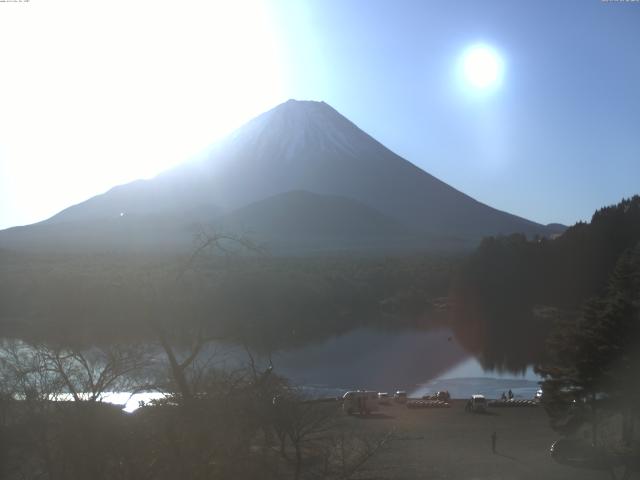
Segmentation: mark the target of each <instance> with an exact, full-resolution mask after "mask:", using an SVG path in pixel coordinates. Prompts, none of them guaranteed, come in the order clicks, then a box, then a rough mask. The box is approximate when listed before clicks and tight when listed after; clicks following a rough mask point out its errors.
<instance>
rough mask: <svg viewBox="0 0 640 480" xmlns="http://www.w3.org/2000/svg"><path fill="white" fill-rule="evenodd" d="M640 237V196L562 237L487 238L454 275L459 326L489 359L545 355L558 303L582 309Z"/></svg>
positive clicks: (505, 362)
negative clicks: (546, 341) (545, 343)
mask: <svg viewBox="0 0 640 480" xmlns="http://www.w3.org/2000/svg"><path fill="white" fill-rule="evenodd" d="M639 241H640V197H639V196H634V197H633V198H630V199H627V200H623V201H622V202H620V203H619V204H617V205H613V206H610V207H606V208H603V209H601V210H598V211H597V212H596V213H595V214H594V215H593V217H592V219H591V222H590V223H578V224H576V225H575V226H573V227H571V228H569V229H568V230H567V231H566V232H565V233H564V234H562V235H561V236H559V237H558V238H555V239H546V238H535V239H532V240H529V239H527V238H526V237H524V236H522V235H511V236H506V237H490V238H487V239H485V240H484V241H483V242H482V244H481V245H480V246H479V248H478V249H477V251H476V252H475V253H474V254H473V255H471V256H470V258H469V259H468V260H467V261H466V262H465V263H464V266H463V267H462V268H461V271H460V273H459V275H458V276H457V279H456V282H455V286H454V289H453V291H454V297H455V304H456V313H457V315H456V332H457V333H458V335H459V337H460V338H461V340H462V341H463V343H465V344H466V345H467V347H468V348H469V349H470V350H472V351H474V352H476V353H478V354H479V355H480V356H481V358H483V360H484V362H485V364H487V366H506V367H509V368H514V369H518V368H523V367H524V366H525V365H526V364H527V363H531V362H532V361H539V360H541V359H542V356H543V354H544V340H545V338H546V337H547V336H548V334H549V332H550V331H551V328H552V326H553V319H554V318H555V317H556V316H557V312H558V310H557V309H561V310H562V311H563V312H570V311H575V310H579V309H580V307H581V305H582V303H583V302H585V301H586V300H587V299H589V298H591V297H593V296H595V295H598V294H601V293H602V292H603V290H604V289H605V287H606V285H607V281H608V278H609V276H610V275H611V273H612V271H613V269H614V267H615V265H616V262H617V261H618V259H619V258H620V256H621V255H622V254H623V253H624V252H625V251H626V250H627V249H629V248H633V247H634V246H635V245H636V244H637V243H638V242H639ZM548 307H554V308H555V309H556V310H554V309H551V308H548Z"/></svg>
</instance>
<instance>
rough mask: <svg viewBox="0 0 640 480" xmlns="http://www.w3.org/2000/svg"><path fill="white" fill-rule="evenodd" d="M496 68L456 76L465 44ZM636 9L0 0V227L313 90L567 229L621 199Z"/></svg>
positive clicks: (143, 171)
mask: <svg viewBox="0 0 640 480" xmlns="http://www.w3.org/2000/svg"><path fill="white" fill-rule="evenodd" d="M477 44H483V45H488V46H490V47H491V48H492V49H493V50H494V51H495V52H497V54H498V55H499V57H498V59H499V61H500V64H501V66H502V68H503V71H502V75H501V81H500V82H499V85H494V86H493V87H492V88H489V89H486V90H481V89H476V88H473V86H471V85H470V84H469V83H468V82H464V81H463V79H462V78H461V73H460V72H461V58H462V55H463V53H464V52H465V51H467V50H468V48H469V47H470V46H472V45H477ZM639 46H640V2H616V1H605V2H603V1H600V0H580V1H575V2H572V1H567V0H564V1H555V0H554V1H540V0H538V1H535V2H534V1H530V2H525V1H518V2H516V1H507V0H505V1H482V0H473V1H469V2H463V1H456V2H444V1H426V0H425V1H415V2H409V1H405V2H402V1H372V0H363V1H350V0H335V1H332V0H315V1H304V0H290V1H284V0H274V1H268V0H248V1H238V0H235V1H229V2H213V1H175V0H174V1H167V2H161V1H148V2H145V1H136V2H132V1H117V0H111V1H95V2H92V1H87V0H82V1H64V0H56V1H44V0H31V1H30V2H27V3H18V2H16V3H11V2H0V68H1V69H2V70H1V74H0V228H4V227H9V226H12V225H18V224H26V223H32V222H35V221H38V220H42V219H44V218H46V217H48V216H51V215H53V214H54V213H56V212H58V211H59V210H61V209H63V208H65V207H67V206H69V205H71V204H73V203H78V202H80V201H83V200H85V199H87V198H89V197H91V196H93V195H95V194H98V193H101V192H103V191H105V190H107V189H109V188H110V187H111V186H113V185H116V184H120V183H124V182H127V181H130V180H133V179H136V178H140V177H149V176H152V175H154V174H155V173H157V172H159V171H161V170H163V169H165V168H167V167H169V166H171V165H174V164H177V163H179V162H181V161H183V160H185V159H187V158H189V157H190V156H192V155H194V154H196V153H197V152H198V151H201V150H202V149H203V148H205V147H206V146H207V145H209V144H210V143H212V142H213V141H215V140H216V139H217V138H220V136H222V135H224V134H225V133H227V132H229V131H230V130H232V129H233V128H235V127H237V126H239V125H241V124H242V123H243V122H244V121H246V120H248V119H249V118H251V117H252V116H255V115H257V114H259V113H261V112H262V111H264V110H267V109H268V108H271V107H273V106H275V105H276V104H278V103H280V102H282V101H284V100H286V99H288V98H298V99H311V100H324V101H326V102H327V103H329V104H330V105H332V106H333V107H335V108H336V109H337V110H338V111H340V112H341V113H342V114H344V115H345V116H347V117H348V118H350V119H351V120H352V121H354V122H355V123H356V124H357V125H359V126H360V127H361V128H362V129H364V130H365V131H366V132H368V133H369V134H371V135H372V136H374V137H375V138H377V139H378V140H379V141H381V142H382V143H383V144H385V145H386V146H388V147H389V148H391V149H392V150H394V151H395V152H396V153H398V154H400V155H402V156H403V157H405V158H406V159H408V160H410V161H412V162H413V163H415V164H417V165H419V166H420V167H422V168H424V169H425V170H427V171H428V172H429V173H431V174H433V175H435V176H437V177H439V178H440V179H442V180H444V181H445V182H447V183H449V184H450V185H452V186H453V187H455V188H457V189H459V190H462V191H463V192H465V193H467V194H469V195H471V196H473V197H475V198H476V199H478V200H480V201H482V202H484V203H487V204H489V205H491V206H494V207H496V208H499V209H502V210H506V211H509V212H512V213H515V214H518V215H521V216H524V217H527V218H530V219H532V220H535V221H539V222H542V223H548V222H555V221H559V222H563V223H567V224H572V223H574V222H575V221H577V220H579V219H588V218H589V217H590V215H591V213H592V212H593V210H595V209H596V208H598V207H601V206H604V205H606V204H610V203H614V202H617V201H619V200H620V199H621V198H622V197H625V196H630V195H632V194H634V193H640V132H639V130H640V53H639V52H640V50H639Z"/></svg>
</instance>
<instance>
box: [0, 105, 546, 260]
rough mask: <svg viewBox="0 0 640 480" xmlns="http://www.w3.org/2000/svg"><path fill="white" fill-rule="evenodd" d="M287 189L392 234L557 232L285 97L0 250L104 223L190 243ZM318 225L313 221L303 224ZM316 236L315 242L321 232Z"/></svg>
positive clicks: (117, 234) (111, 230)
mask: <svg viewBox="0 0 640 480" xmlns="http://www.w3.org/2000/svg"><path fill="white" fill-rule="evenodd" d="M291 191H306V192H312V193H315V194H319V195H325V196H333V197H342V198H346V199H350V200H352V201H354V202H356V203H357V204H359V205H361V206H363V207H368V208H370V209H372V210H373V211H377V212H378V214H380V215H382V216H384V217H386V218H387V219H389V220H393V221H394V222H397V223H398V225H402V227H399V228H398V229H396V230H395V233H394V235H395V237H396V239H400V238H402V237H406V236H407V232H408V231H412V232H416V231H417V232H422V233H426V234H428V235H429V236H430V237H432V238H435V237H439V238H441V239H448V238H451V237H455V238H458V239H461V240H463V241H465V242H477V241H478V240H479V239H480V238H481V237H482V236H485V235H494V234H501V233H504V234H507V233H513V232H522V233H526V234H528V235H531V234H542V235H545V234H547V233H552V232H551V230H554V229H548V228H547V227H545V226H543V225H539V224H536V223H534V222H530V221H528V220H526V219H523V218H520V217H517V216H514V215H511V214H508V213H505V212H502V211H499V210H496V209H493V208H491V207H488V206H487V205H484V204H482V203H480V202H478V201H476V200H474V199H472V198H471V197H469V196H467V195H465V194H463V193H461V192H459V191H457V190H455V189H454V188H452V187H450V186H448V185H447V184H445V183H444V182H442V181H440V180H438V179H437V178H435V177H433V176H432V175H429V174H428V173H426V172H425V171H423V170H421V169H420V168H418V167H416V166H415V165H413V164H411V163H410V162H408V161H406V160H404V159H403V158H401V157H400V156H398V155H396V154H394V153H393V152H391V151H390V150H389V149H387V148H386V147H384V146H383V145H382V144H380V143H379V142H377V141H376V140H374V139H373V138H371V137H370V136H369V135H367V134H366V133H365V132H363V131H362V130H360V129H359V128H358V127H357V126H355V125H354V124H353V123H352V122H350V121H349V120H348V119H346V118H345V117H343V116H342V115H340V114H339V113H338V112H337V111H336V110H334V109H333V108H331V107H330V106H328V105H327V104H325V103H323V102H308V101H302V102H300V101H293V100H290V101H288V102H285V103H284V104H281V105H279V106H277V107H275V108H274V109H272V110H270V111H268V112H266V113H264V114H262V115H260V116H258V117H257V118H255V119H253V120H251V121H250V122H248V123H247V124H246V125H245V126H243V127H241V128H240V129H238V130H237V131H236V132H235V133H233V134H232V135H230V136H229V137H228V138H227V139H225V140H224V141H222V142H220V143H218V144H217V145H215V146H214V147H213V148H212V149H211V151H210V152H209V154H208V155H207V157H206V159H205V160H202V161H199V162H189V163H186V164H183V165H181V166H179V167H177V168H174V169H172V170H170V171H167V172H165V173H162V174H160V175H158V176H157V177H156V178H154V179H151V180H141V181H137V182H132V183H130V184H127V185H122V186H119V187H115V188H113V189H111V190H110V191H108V192H106V193H105V194H102V195H98V196H96V197H93V198H91V199H89V200H87V201H86V202H83V203H81V204H78V205H75V206H72V207H70V208H67V209H65V210H63V211H62V212H60V213H59V214H57V215H55V216H54V217H52V218H51V219H49V220H47V221H45V222H42V223H41V224H39V225H38V226H37V227H33V226H31V227H23V228H21V229H19V230H18V231H16V229H10V230H9V231H8V232H0V246H2V245H5V246H13V247H15V246H16V245H18V244H21V243H23V241H28V242H31V243H32V244H33V245H38V244H40V245H47V244H50V243H51V241H50V238H49V237H50V236H51V235H53V236H54V237H55V238H57V242H58V243H60V242H62V243H64V242H65V241H72V240H73V239H77V238H82V242H84V243H83V244H84V245H87V246H89V247H90V246H91V244H92V243H95V242H96V240H93V239H92V238H91V235H85V236H84V237H82V235H81V236H80V237H78V235H77V234H76V233H73V232H83V231H84V232H86V230H87V229H89V228H93V229H97V230H98V231H100V229H105V228H106V229H107V232H106V233H105V234H104V235H102V236H101V237H100V239H99V240H100V241H98V242H97V243H96V247H98V244H100V247H99V248H104V245H109V244H113V243H114V242H115V244H117V245H118V246H124V247H125V248H126V245H127V241H128V240H127V238H128V237H127V236H126V235H125V234H123V233H122V232H121V230H123V228H122V224H123V223H124V224H126V225H127V227H126V228H127V229H128V230H127V231H128V232H129V233H128V234H127V235H129V236H131V235H133V237H135V238H136V245H137V247H136V248H144V246H145V244H148V245H150V246H153V245H156V243H157V241H158V229H160V230H162V232H163V233H162V235H164V236H165V238H173V240H172V241H171V242H169V243H170V244H171V245H174V244H175V245H178V244H180V245H183V246H186V245H192V242H191V238H192V233H193V226H194V225H196V224H210V223H211V222H212V221H213V220H214V219H215V218H221V217H224V216H225V215H231V214H232V213H231V212H234V211H236V210H238V209H241V208H243V207H247V206H248V205H251V204H254V203H256V202H260V201H262V200H265V199H267V198H269V197H274V196H277V195H280V194H283V193H286V192H291ZM316 200H318V199H316ZM338 203H339V202H338ZM352 206H353V205H352ZM333 207H334V213H330V212H329V210H331V202H329V203H326V202H325V205H324V207H323V208H327V209H328V210H327V212H326V213H324V214H323V216H324V217H331V216H332V215H337V216H338V217H336V218H339V216H340V205H338V204H334V205H333ZM276 211H277V208H276V207H275V206H273V205H272V208H270V209H269V215H270V216H269V215H263V216H262V218H263V221H262V223H263V224H264V225H265V226H266V224H268V223H269V222H272V221H273V222H278V221H284V218H283V215H285V216H286V215H289V214H290V215H293V213H294V212H293V211H291V210H289V211H288V212H289V213H288V214H286V213H285V212H286V211H287V210H283V211H281V212H280V213H276ZM278 217H280V220H278ZM365 217H366V218H369V217H368V216H367V215H366V214H365ZM336 221H338V220H336ZM289 223H291V221H290V220H289ZM350 223H353V226H355V225H358V224H359V223H360V224H362V225H364V223H366V222H364V223H362V222H350ZM362 225H361V226H362ZM315 226H316V224H314V223H313V222H309V223H308V224H307V227H306V230H307V231H311V229H314V228H315ZM325 226H327V227H329V225H325ZM367 228H368V227H367ZM385 228H389V229H391V227H390V226H387V227H385ZM391 230H392V229H391ZM134 231H135V232H134ZM365 231H366V228H365V230H363V231H362V232H358V233H357V234H356V233H354V231H353V230H352V231H351V235H352V237H353V240H354V241H353V242H348V243H350V244H352V245H355V244H356V243H357V242H356V240H357V239H362V238H363V235H364V234H365V233H364V232H365ZM132 232H134V233H132ZM314 232H315V233H314V235H316V236H317V238H321V236H322V232H320V231H319V230H318V229H315V230H314ZM394 235H388V237H389V238H391V237H392V236H394ZM65 239H67V240H65ZM343 239H344V240H346V236H345V235H343ZM403 241H404V240H403ZM403 241H400V242H396V243H397V244H402V243H403ZM75 243H79V242H75ZM392 243H393V242H392Z"/></svg>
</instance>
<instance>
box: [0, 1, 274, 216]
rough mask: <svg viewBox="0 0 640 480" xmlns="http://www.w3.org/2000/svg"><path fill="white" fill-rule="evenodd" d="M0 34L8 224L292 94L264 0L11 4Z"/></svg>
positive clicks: (195, 144) (135, 172) (71, 199)
mask: <svg viewBox="0 0 640 480" xmlns="http://www.w3.org/2000/svg"><path fill="white" fill-rule="evenodd" d="M0 41H1V42H2V44H3V45H6V46H10V48H5V49H2V51H0V64H2V65H3V77H2V79H1V80H0V105H2V108H1V109H0V131H1V132H2V135H1V136H0V209H3V210H6V211H0V213H1V214H2V215H0V218H3V219H6V220H4V223H3V224H2V225H0V228H5V227H8V226H10V225H12V224H15V223H25V221H28V222H30V221H36V220H41V219H43V218H44V217H46V216H49V215H51V214H53V213H55V212H56V211H58V210H60V209H62V208H64V207H66V206H68V205H70V204H73V203H77V202H79V201H82V200H84V199H86V198H88V197H90V196H92V195H95V194H96V193H98V192H100V191H104V190H106V189H108V188H109V187H111V186H113V185H115V184H119V183H124V182H128V181H131V180H134V179H136V178H141V177H150V176H153V175H155V174H156V173H158V172H160V171H162V170H164V169H166V168H169V167H171V166H172V165H175V164H177V163H180V162H182V161H184V160H186V159H187V158H189V157H190V156H191V155H193V154H195V153H197V152H199V151H200V150H202V149H203V148H204V147H206V146H207V145H208V144H210V143H211V142H212V141H214V140H215V139H216V138H219V137H220V136H222V135H223V134H225V133H227V132H229V131H231V130H232V129H233V128H235V127H237V126H239V125H240V124H242V123H243V122H245V121H246V120H248V119H249V118H251V117H252V116H255V115H257V114H258V113H260V112H262V111H264V110H266V109H268V108H270V107H272V106H274V105H275V104H277V103H279V102H280V101H282V100H283V97H284V95H285V93H284V85H283V83H284V80H283V78H284V73H283V60H282V54H281V51H282V49H281V45H280V40H279V38H278V36H277V32H276V28H275V26H274V24H273V22H272V12H270V11H269V10H268V9H267V6H266V4H265V3H264V2H263V0H243V1H234V2H205V1H197V0H194V1H190V2H152V1H141V2H119V1H114V2H98V3H96V2H82V1H63V2H31V3H29V4H18V3H16V4H7V5H6V8H3V15H2V16H1V17H0ZM10 198H11V199H14V201H13V205H9V202H8V199H10ZM16 198H18V199H19V201H18V202H15V199H16ZM34 198H38V199H39V201H38V202H36V201H33V199H34ZM43 199H46V201H43Z"/></svg>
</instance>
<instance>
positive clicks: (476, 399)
mask: <svg viewBox="0 0 640 480" xmlns="http://www.w3.org/2000/svg"><path fill="white" fill-rule="evenodd" d="M464 409H465V410H466V411H467V412H475V413H482V412H486V410H487V399H486V398H485V397H484V395H479V394H476V395H471V398H470V399H469V400H467V404H466V405H465V407H464Z"/></svg>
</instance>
